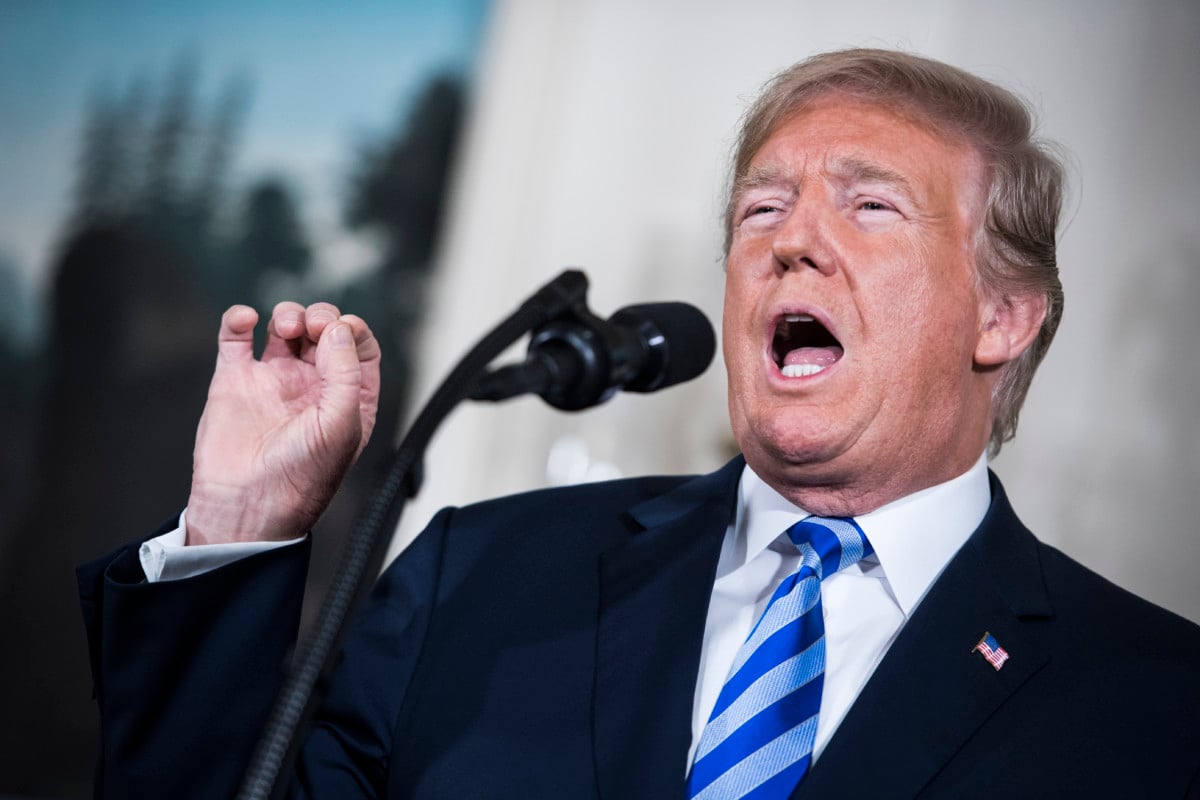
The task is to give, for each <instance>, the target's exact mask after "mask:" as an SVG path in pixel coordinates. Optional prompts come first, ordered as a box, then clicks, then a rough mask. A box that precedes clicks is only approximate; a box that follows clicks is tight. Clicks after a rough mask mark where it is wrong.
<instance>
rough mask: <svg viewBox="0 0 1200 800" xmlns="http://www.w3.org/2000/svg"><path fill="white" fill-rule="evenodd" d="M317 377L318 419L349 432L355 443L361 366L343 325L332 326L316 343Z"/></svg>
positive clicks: (346, 328) (350, 333) (342, 323)
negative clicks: (318, 384) (318, 396)
mask: <svg viewBox="0 0 1200 800" xmlns="http://www.w3.org/2000/svg"><path fill="white" fill-rule="evenodd" d="M316 368H317V376H318V377H319V378H320V379H321V391H320V400H319V401H318V407H319V409H320V412H321V417H323V418H326V419H328V420H329V421H330V422H331V423H332V424H333V425H335V426H337V427H338V428H342V427H343V426H346V429H347V432H349V430H353V433H354V440H355V442H356V443H357V439H358V427H359V425H360V424H361V423H360V422H359V415H358V401H359V393H360V391H361V388H362V365H361V364H359V361H358V351H357V349H356V347H355V344H354V332H353V331H351V330H350V326H349V325H347V324H346V323H345V322H341V321H338V322H334V323H333V324H332V325H330V326H329V327H328V328H326V329H325V331H324V332H323V333H322V334H321V338H320V340H319V341H318V342H317V354H316Z"/></svg>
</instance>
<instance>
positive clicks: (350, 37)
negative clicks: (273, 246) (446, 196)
mask: <svg viewBox="0 0 1200 800" xmlns="http://www.w3.org/2000/svg"><path fill="white" fill-rule="evenodd" d="M486 17H487V7H486V1H485V0H450V1H449V2H444V1H439V2H436V3H430V2H414V1H413V0H392V2H356V3H338V4H334V3H321V2H311V1H303V2H301V1H298V0H289V1H288V2H280V1H278V0H270V1H265V0H264V1H263V2H254V3H247V2H234V0H209V1H208V2H193V3H174V2H150V1H149V0H112V1H110V2H104V3H100V2H84V0H76V1H75V2H34V1H33V0H12V1H10V2H5V3H3V4H0V261H2V262H4V263H7V264H8V265H9V267H10V268H15V269H16V272H17V273H18V274H19V275H20V277H21V279H22V280H21V282H22V283H24V284H25V285H26V286H28V287H30V288H32V289H36V288H37V287H38V286H39V284H40V283H42V282H43V281H44V278H45V271H46V269H47V266H48V262H49V261H50V260H51V258H52V257H53V250H52V248H53V246H54V244H55V241H56V237H57V236H58V234H59V233H60V231H61V226H62V223H63V218H64V215H65V214H66V213H67V211H68V208H69V203H70V198H71V190H72V182H73V180H74V166H75V160H76V157H77V154H78V149H79V136H80V129H81V126H82V122H83V118H84V111H85V109H86V107H87V101H88V97H89V95H90V94H91V93H92V92H94V91H96V90H98V89H99V88H101V87H104V86H108V87H111V88H112V89H114V90H116V91H117V92H121V91H123V90H124V89H125V87H126V86H128V85H129V83H130V82H131V81H133V80H135V79H139V78H140V79H143V80H146V81H149V82H150V84H151V85H152V86H153V87H155V88H159V87H161V86H162V84H163V83H164V81H165V79H166V77H167V76H168V75H169V73H170V72H171V70H172V69H173V68H174V67H175V66H176V65H177V64H178V63H179V62H180V60H181V59H182V58H184V57H190V58H192V59H194V61H195V63H196V64H197V67H198V73H199V76H198V77H199V80H198V81H197V89H198V92H197V99H198V100H199V102H200V103H201V105H202V106H204V104H206V103H208V102H209V101H211V99H212V98H213V97H215V95H216V94H217V93H218V92H219V91H220V90H221V89H222V88H223V86H224V85H225V83H226V82H227V81H228V80H229V79H231V78H232V77H234V76H239V75H241V76H245V77H246V78H248V79H249V82H250V86H251V94H250V106H249V111H248V114H247V115H246V118H245V120H244V124H243V128H242V132H241V137H240V143H239V147H238V151H237V155H236V160H235V164H234V180H235V186H236V184H237V183H239V182H244V181H246V180H250V179H253V178H254V177H256V176H261V175H264V174H277V175H283V176H285V177H286V178H287V179H288V180H289V181H291V182H292V184H293V185H294V186H295V188H296V189H297V190H298V192H299V195H300V199H301V202H302V204H303V207H304V209H305V213H306V217H307V218H308V220H309V222H310V225H311V226H313V228H314V230H315V231H316V233H317V236H318V238H321V237H324V241H323V243H321V242H319V243H318V246H319V247H322V246H323V247H324V248H325V249H326V251H327V252H326V259H325V260H326V261H329V260H331V259H332V260H333V261H334V262H337V261H339V260H340V261H343V262H345V263H344V264H343V265H342V266H344V267H345V268H347V269H353V268H354V267H355V265H354V264H353V263H352V262H353V261H354V260H355V259H356V258H363V259H365V258H368V256H367V254H366V253H362V254H360V255H359V256H356V255H355V245H353V244H352V243H350V244H347V243H346V242H345V241H343V242H342V243H341V244H338V243H337V242H336V241H335V240H336V239H337V238H338V237H339V236H342V238H343V239H344V238H345V237H344V233H343V234H339V233H337V232H336V231H335V229H336V228H337V227H338V225H337V220H338V217H339V213H340V202H341V189H342V187H343V186H344V185H345V181H346V176H347V172H348V169H349V166H350V163H351V162H350V159H351V156H352V154H353V152H354V147H355V144H356V142H359V141H361V140H362V139H363V138H364V137H378V136H379V135H381V134H383V133H384V132H386V131H388V130H391V129H392V128H393V127H394V126H395V124H396V120H397V119H398V117H399V116H400V115H401V114H402V113H403V112H404V110H405V108H406V104H407V103H408V102H409V101H410V100H411V99H412V96H413V94H414V92H415V90H417V89H419V88H420V86H421V85H422V82H423V80H424V79H425V78H426V77H428V75H429V74H430V73H431V72H433V71H442V70H447V69H450V70H458V71H460V72H464V73H468V72H469V71H470V69H471V65H472V64H473V62H474V59H475V55H476V53H477V51H478V48H479V46H480V41H481V38H482V31H483V28H484V25H485V24H486ZM322 231H324V233H322Z"/></svg>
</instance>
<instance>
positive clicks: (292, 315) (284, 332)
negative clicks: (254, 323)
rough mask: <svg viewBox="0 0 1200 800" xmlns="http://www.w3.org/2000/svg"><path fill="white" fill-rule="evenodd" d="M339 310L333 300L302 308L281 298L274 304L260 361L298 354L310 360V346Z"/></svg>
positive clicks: (319, 336) (336, 316)
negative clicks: (281, 300)
mask: <svg viewBox="0 0 1200 800" xmlns="http://www.w3.org/2000/svg"><path fill="white" fill-rule="evenodd" d="M340 313H341V312H339V311H338V309H337V306H335V305H333V304H332V303H313V304H312V305H310V306H308V307H305V306H302V305H300V304H299V303H294V302H291V301H286V300H285V301H284V302H282V303H279V304H277V305H276V306H275V310H274V311H273V312H272V313H271V322H270V324H269V325H268V326H267V346H266V347H265V348H264V349H263V360H264V361H269V360H270V359H272V358H278V357H280V356H289V357H295V356H300V357H301V358H303V359H304V360H305V361H308V362H310V363H311V362H312V360H313V357H314V356H313V354H312V352H311V350H312V348H311V347H309V346H307V345H312V344H315V343H316V342H317V341H318V340H319V339H320V338H321V333H322V332H323V331H324V330H325V328H326V326H328V325H329V323H331V322H333V321H334V320H336V319H337V318H338V316H339V315H340Z"/></svg>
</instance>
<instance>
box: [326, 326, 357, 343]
mask: <svg viewBox="0 0 1200 800" xmlns="http://www.w3.org/2000/svg"><path fill="white" fill-rule="evenodd" d="M329 335H330V336H331V337H333V346H334V347H353V346H354V335H353V334H352V333H350V326H349V325H347V324H346V323H344V322H339V323H337V324H335V325H334V326H333V329H332V330H330V331H329Z"/></svg>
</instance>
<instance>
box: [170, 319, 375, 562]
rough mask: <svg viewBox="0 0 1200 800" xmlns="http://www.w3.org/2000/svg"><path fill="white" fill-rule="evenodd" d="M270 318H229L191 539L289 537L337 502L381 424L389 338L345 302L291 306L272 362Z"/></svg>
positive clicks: (206, 419) (199, 468)
mask: <svg viewBox="0 0 1200 800" xmlns="http://www.w3.org/2000/svg"><path fill="white" fill-rule="evenodd" d="M257 321H258V314H257V313H256V312H255V311H254V309H251V308H248V307H247V306H233V307H232V308H230V309H229V310H228V311H226V312H225V315H224V316H223V317H222V319H221V330H220V333H219V335H218V355H217V366H216V370H215V371H214V373H213V379H212V383H211V384H210V386H209V391H208V402H207V404H206V405H205V408H204V414H203V416H202V417H201V420H200V425H199V428H198V430H197V432H196V449H195V454H194V462H193V471H192V489H191V495H190V498H189V500H188V509H187V543H188V544H212V543H217V542H233V541H254V540H284V539H290V538H295V537H297V536H301V535H303V534H304V533H305V532H306V531H308V529H309V528H310V527H311V526H312V525H313V523H314V522H316V520H317V518H318V517H319V516H320V515H321V513H322V512H323V511H324V510H325V507H326V506H327V505H328V504H329V501H330V499H331V498H332V497H333V494H334V492H335V491H336V490H337V487H338V485H339V484H340V483H341V481H342V478H343V477H345V474H346V471H347V470H348V469H349V468H350V466H351V464H353V462H354V459H355V458H357V457H358V454H359V453H361V452H362V449H363V447H364V446H365V445H366V443H367V439H368V438H369V437H370V435H371V430H372V428H374V426H375V413H376V407H377V405H378V401H379V358H380V351H379V343H378V342H377V341H376V340H375V337H374V336H373V335H372V333H371V330H370V328H369V327H367V324H366V323H365V322H363V320H361V319H359V318H358V317H355V316H352V315H342V314H341V313H340V312H339V311H338V309H337V308H336V307H335V306H332V305H330V304H328V303H316V304H314V305H311V306H308V307H307V308H305V307H304V306H301V305H299V304H298V303H280V304H279V305H278V306H276V307H275V310H274V313H273V315H272V317H271V321H270V323H269V326H268V329H267V344H266V347H265V348H264V350H263V355H262V359H261V360H256V359H255V358H254V354H253V342H252V337H253V332H254V326H255V324H256V322H257Z"/></svg>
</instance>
